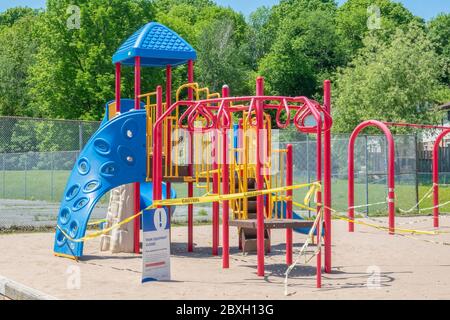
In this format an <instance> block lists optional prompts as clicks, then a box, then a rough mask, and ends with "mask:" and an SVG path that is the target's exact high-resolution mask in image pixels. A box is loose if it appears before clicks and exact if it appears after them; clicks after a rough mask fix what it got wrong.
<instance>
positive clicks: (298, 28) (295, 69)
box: [258, 0, 344, 96]
mask: <svg viewBox="0 0 450 320" xmlns="http://www.w3.org/2000/svg"><path fill="white" fill-rule="evenodd" d="M336 10H337V7H336V4H335V3H334V1H326V0H288V1H281V3H280V4H279V5H278V6H276V7H274V8H273V13H272V16H271V18H270V22H269V24H270V25H271V31H272V36H273V45H272V47H271V49H270V52H269V53H268V54H267V55H266V56H265V57H263V58H262V59H261V61H260V62H259V70H258V71H259V73H260V74H262V75H263V76H265V77H266V79H267V85H268V90H269V92H271V93H273V94H282V95H309V96H312V95H315V94H316V93H317V92H318V91H319V88H320V87H321V82H322V80H324V78H326V77H328V76H329V75H330V74H331V73H332V72H333V71H334V70H335V68H336V67H337V66H339V65H342V63H343V61H344V55H343V54H344V51H343V49H342V46H341V41H340V39H339V36H338V34H337V33H336V28H335V14H336Z"/></svg>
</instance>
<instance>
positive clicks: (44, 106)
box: [29, 0, 161, 120]
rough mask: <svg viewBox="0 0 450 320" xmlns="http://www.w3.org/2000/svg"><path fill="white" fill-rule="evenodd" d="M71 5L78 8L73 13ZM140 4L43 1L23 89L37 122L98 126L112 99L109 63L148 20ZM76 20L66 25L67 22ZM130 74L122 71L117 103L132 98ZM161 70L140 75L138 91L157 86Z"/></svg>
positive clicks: (150, 12)
mask: <svg viewBox="0 0 450 320" xmlns="http://www.w3.org/2000/svg"><path fill="white" fill-rule="evenodd" d="M71 5H76V6H78V8H79V10H80V12H79V13H80V16H79V17H77V10H75V8H74V7H71ZM153 18H154V9H153V5H152V4H151V2H149V1H146V0H90V1H88V0H78V1H72V0H70V1H69V0H48V1H47V10H46V12H45V14H43V16H42V19H40V23H39V24H38V26H37V28H38V32H39V34H40V35H41V39H40V42H41V43H40V46H39V50H38V53H37V55H36V63H35V64H34V65H33V67H32V68H31V75H30V79H29V83H30V85H31V90H30V92H31V94H32V96H33V97H34V100H33V101H32V106H33V108H35V110H37V111H38V115H39V116H43V117H56V118H68V119H78V118H79V119H95V120H98V119H100V118H101V116H102V115H103V113H104V105H105V103H106V102H107V101H109V100H111V99H113V97H114V91H113V90H114V66H113V64H112V61H111V57H112V55H113V54H114V52H115V50H117V48H118V47H119V46H120V44H121V42H122V41H124V40H125V39H126V38H128V37H129V36H130V35H131V34H132V33H133V32H135V31H136V30H137V29H138V28H139V27H141V26H142V25H144V24H145V23H147V22H149V21H151V20H153ZM73 19H74V20H75V21H74V22H77V21H76V20H79V22H80V27H79V28H78V27H77V23H75V24H74V25H73V26H72V25H71V22H72V20H73ZM132 72H133V70H132V68H124V72H123V74H124V75H123V80H124V81H123V87H122V90H123V97H133V96H134V95H133V76H132ZM160 79H161V70H149V69H148V68H146V69H144V70H143V84H142V86H143V88H144V89H147V88H149V89H154V87H155V86H156V84H157V83H160V82H161V81H160Z"/></svg>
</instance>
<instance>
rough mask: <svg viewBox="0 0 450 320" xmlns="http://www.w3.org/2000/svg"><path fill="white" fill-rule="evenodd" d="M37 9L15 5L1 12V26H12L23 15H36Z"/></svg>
mask: <svg viewBox="0 0 450 320" xmlns="http://www.w3.org/2000/svg"><path fill="white" fill-rule="evenodd" d="M37 14H38V11H37V10H33V9H31V8H26V7H15V8H11V9H8V10H6V11H5V12H2V13H0V27H12V26H13V25H14V23H16V22H17V21H18V20H20V19H22V18H23V17H29V16H35V15H37Z"/></svg>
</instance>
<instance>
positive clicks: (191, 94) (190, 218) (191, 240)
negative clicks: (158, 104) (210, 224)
mask: <svg viewBox="0 0 450 320" xmlns="http://www.w3.org/2000/svg"><path fill="white" fill-rule="evenodd" d="M188 82H189V83H193V82H194V61H192V60H189V61H188ZM193 99H194V91H193V90H192V88H189V89H188V100H193ZM192 139H193V134H192V132H191V131H190V130H189V164H188V175H189V176H190V177H192V176H193V175H194V167H193V161H194V144H193V141H192ZM193 196H194V184H193V183H192V182H188V197H189V198H191V197H193ZM192 251H194V206H193V205H192V204H189V205H188V252H192Z"/></svg>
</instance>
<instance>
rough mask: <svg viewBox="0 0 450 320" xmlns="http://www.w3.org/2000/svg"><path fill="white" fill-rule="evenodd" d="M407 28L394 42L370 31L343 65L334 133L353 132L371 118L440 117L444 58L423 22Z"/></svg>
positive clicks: (419, 120)
mask: <svg viewBox="0 0 450 320" xmlns="http://www.w3.org/2000/svg"><path fill="white" fill-rule="evenodd" d="M408 29H409V31H408V32H405V31H403V30H402V29H398V30H397V31H396V33H395V34H394V35H393V36H392V37H391V39H390V41H386V40H385V39H381V38H380V37H378V36H377V35H376V34H369V35H368V36H367V37H366V38H365V39H364V40H363V44H364V47H363V48H362V49H361V50H360V52H359V53H358V55H357V56H356V57H355V58H354V60H353V61H352V62H351V63H350V65H349V66H348V67H346V68H343V69H340V70H339V72H338V74H337V79H336V82H335V86H336V87H335V89H334V93H335V94H334V99H333V101H334V107H335V110H334V114H333V118H334V125H333V128H334V131H335V132H345V133H348V132H351V131H352V130H353V129H354V127H355V126H356V125H358V124H359V123H360V122H362V121H364V120H368V119H378V120H385V121H394V122H398V121H407V122H412V123H433V122H435V121H436V117H437V114H436V113H435V112H434V110H435V109H434V107H435V106H436V104H437V103H438V101H436V92H437V91H438V89H439V88H441V85H440V83H439V78H438V75H439V69H440V67H441V66H440V60H439V57H438V56H437V54H436V53H435V52H434V50H433V46H432V44H431V42H430V41H429V40H428V38H427V36H426V34H425V32H424V31H423V30H422V28H421V26H420V25H417V24H416V23H411V24H410V25H409V28H408ZM393 129H394V128H393ZM394 131H399V130H394Z"/></svg>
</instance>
